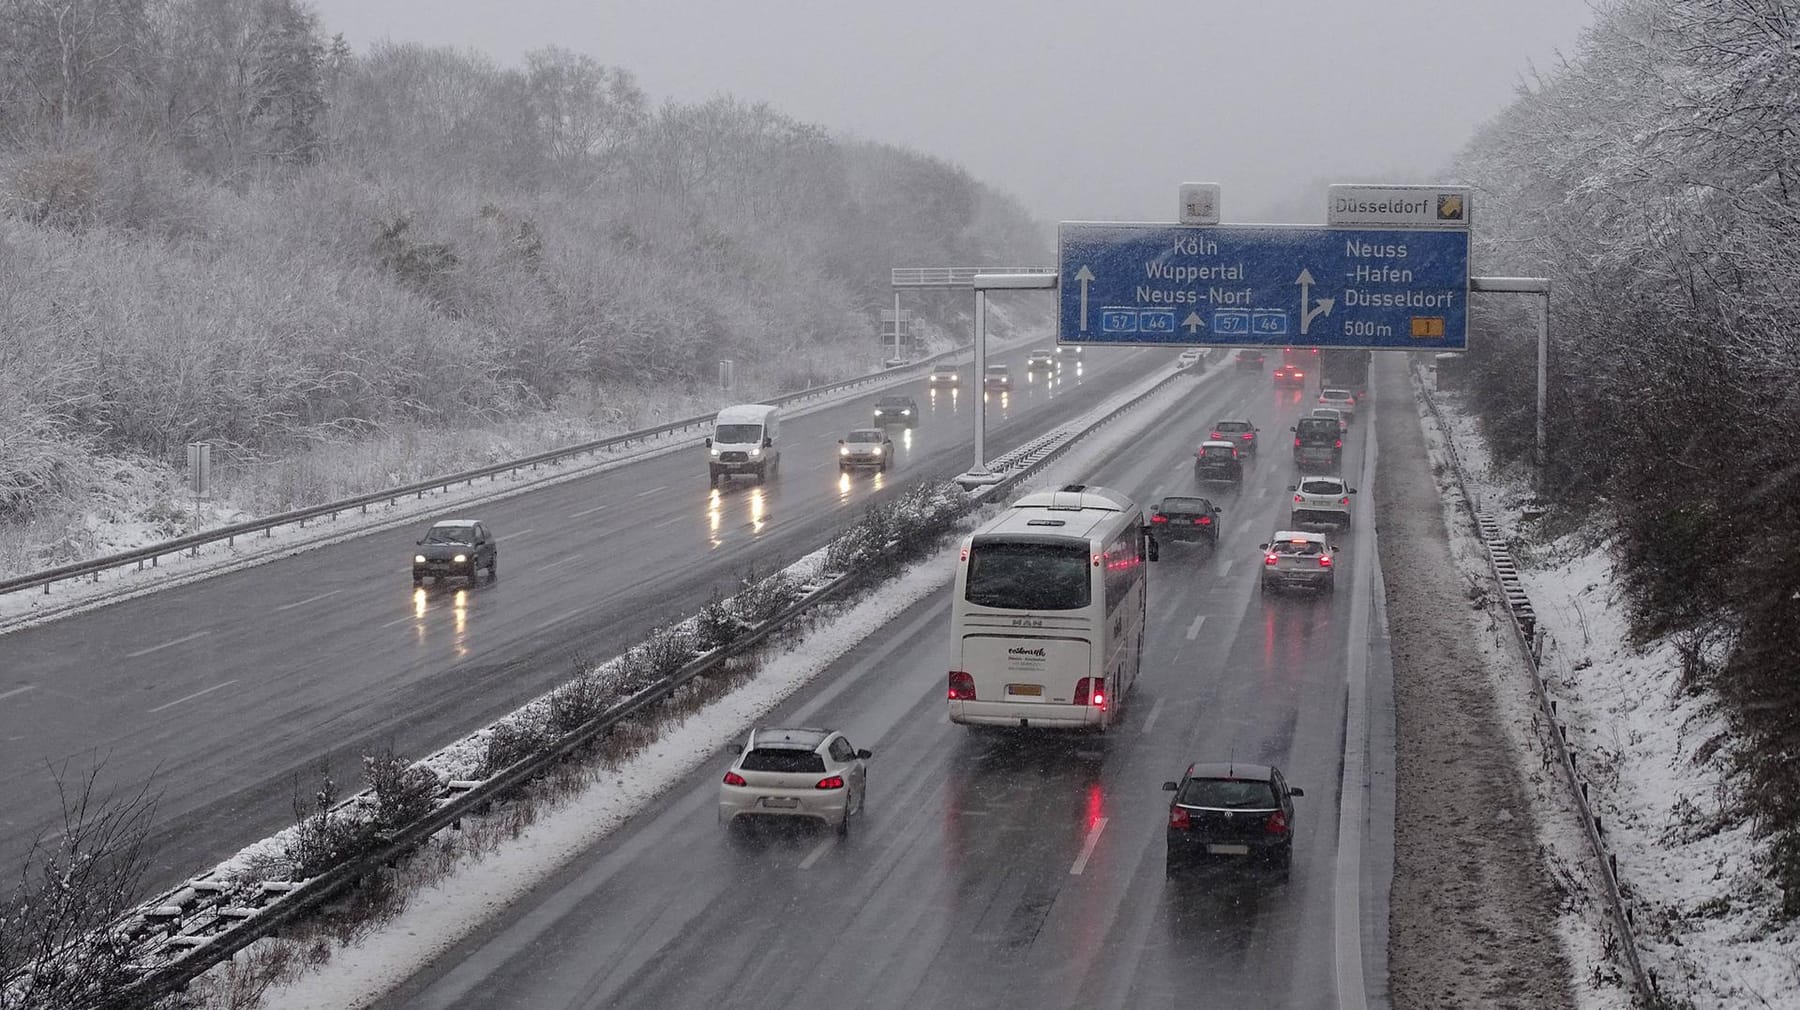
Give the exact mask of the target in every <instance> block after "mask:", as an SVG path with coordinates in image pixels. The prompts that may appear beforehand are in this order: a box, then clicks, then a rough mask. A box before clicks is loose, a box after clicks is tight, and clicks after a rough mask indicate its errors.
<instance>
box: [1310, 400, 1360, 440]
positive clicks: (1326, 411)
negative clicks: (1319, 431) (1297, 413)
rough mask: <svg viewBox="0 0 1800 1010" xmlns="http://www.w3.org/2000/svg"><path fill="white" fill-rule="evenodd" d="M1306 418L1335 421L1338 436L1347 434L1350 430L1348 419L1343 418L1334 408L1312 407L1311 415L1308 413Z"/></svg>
mask: <svg viewBox="0 0 1800 1010" xmlns="http://www.w3.org/2000/svg"><path fill="white" fill-rule="evenodd" d="M1306 416H1307V417H1323V418H1327V419H1329V420H1333V421H1336V422H1337V425H1338V434H1340V435H1342V434H1343V433H1344V432H1347V431H1349V430H1350V419H1349V418H1347V417H1345V416H1344V412H1343V411H1341V410H1339V409H1337V408H1336V407H1314V408H1313V409H1312V413H1310V414H1308V415H1306Z"/></svg>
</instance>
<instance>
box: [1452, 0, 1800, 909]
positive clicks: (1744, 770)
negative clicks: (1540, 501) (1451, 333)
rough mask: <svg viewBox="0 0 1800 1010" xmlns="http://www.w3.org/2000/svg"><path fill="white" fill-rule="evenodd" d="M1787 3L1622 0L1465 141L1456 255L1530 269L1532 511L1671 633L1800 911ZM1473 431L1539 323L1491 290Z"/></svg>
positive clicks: (1799, 310)
mask: <svg viewBox="0 0 1800 1010" xmlns="http://www.w3.org/2000/svg"><path fill="white" fill-rule="evenodd" d="M1796 123H1800V11H1797V10H1796V8H1795V6H1794V5H1793V4H1792V3H1791V2H1784V0H1621V2H1616V3H1611V4H1607V5H1602V6H1601V7H1600V8H1598V9H1597V13H1596V19H1595V23H1594V25H1593V27H1592V28H1591V29H1590V31H1589V33H1588V35H1587V36H1586V38H1585V39H1584V42H1583V44H1582V45H1581V46H1580V48H1579V51H1578V52H1577V53H1575V54H1573V55H1571V56H1570V57H1568V58H1567V59H1566V60H1565V61H1564V62H1563V63H1562V64H1561V65H1560V66H1557V67H1555V68H1553V69H1551V70H1549V71H1547V72H1545V73H1543V74H1541V75H1539V76H1538V77H1537V78H1536V79H1534V80H1532V81H1530V82H1528V84H1527V86H1525V87H1524V88H1522V89H1521V92H1520V94H1519V96H1518V98H1517V100H1516V101H1514V102H1513V103H1512V104H1511V106H1510V107H1508V108H1507V109H1506V110H1505V111H1504V112H1503V113H1502V114H1501V115H1500V116H1498V117H1497V118H1496V119H1495V120H1494V121H1493V122H1491V123H1489V124H1488V125H1486V126H1485V127H1484V128H1483V129H1482V130H1481V131H1480V132H1479V133H1478V134H1477V136H1476V137H1475V139H1474V140H1473V141H1472V143H1471V144H1470V145H1469V146H1468V148H1467V149H1466V150H1465V151H1464V152H1463V154H1462V156H1461V160H1460V166H1459V174H1460V175H1461V176H1462V177H1463V179H1465V180H1466V181H1467V182H1469V183H1470V184H1471V185H1473V186H1474V187H1475V188H1476V191H1477V197H1476V200H1477V202H1476V203H1475V205H1474V206H1475V214H1476V215H1477V224H1476V226H1475V235H1476V236H1477V249H1476V269H1477V271H1478V272H1480V273H1487V274H1502V275H1509V274H1510V275H1532V276H1548V277H1549V278H1550V279H1551V281H1552V284H1553V286H1554V287H1553V296H1552V303H1551V305H1552V307H1551V318H1550V332H1551V353H1550V362H1551V367H1550V407H1549V412H1548V418H1549V429H1550V430H1549V450H1548V458H1547V459H1545V460H1543V461H1542V462H1543V464H1544V467H1545V472H1546V478H1545V487H1544V494H1545V497H1546V498H1547V500H1548V502H1549V503H1550V504H1551V505H1552V507H1553V510H1552V515H1553V517H1556V518H1560V519H1561V520H1562V521H1563V522H1564V523H1569V524H1577V525H1582V526H1584V527H1586V528H1589V529H1592V530H1594V531H1596V532H1597V533H1598V534H1599V535H1601V536H1604V537H1605V538H1607V542H1608V543H1609V545H1610V546H1611V548H1612V552H1613V555H1614V557H1615V559H1616V563H1617V569H1618V572H1619V574H1620V576H1621V578H1622V581H1623V583H1624V585H1625V586H1626V588H1627V590H1628V592H1629V598H1630V602H1631V606H1632V615H1633V621H1634V626H1635V631H1636V633H1637V635H1638V636H1639V637H1640V638H1641V639H1642V640H1644V641H1646V642H1648V641H1651V640H1657V639H1662V638H1665V637H1669V636H1673V637H1674V640H1675V641H1677V642H1678V643H1679V644H1680V647H1681V649H1680V651H1681V653H1682V655H1683V665H1684V669H1683V675H1684V680H1685V683H1686V684H1687V686H1688V687H1689V688H1691V689H1692V690H1694V691H1696V692H1704V694H1703V695H1702V696H1703V697H1710V698H1716V699H1717V703H1718V705H1719V708H1720V711H1721V713H1722V714H1723V715H1724V716H1726V717H1727V725H1728V726H1729V727H1730V729H1729V730H1728V731H1727V732H1726V733H1723V734H1720V735H1718V736H1716V737H1715V738H1714V739H1712V740H1709V741H1708V742H1707V743H1706V745H1705V746H1704V747H1703V748H1701V750H1700V752H1699V753H1697V754H1696V755H1695V759H1696V760H1708V759H1714V758H1717V759H1720V760H1723V761H1724V762H1725V763H1726V766H1727V767H1729V768H1731V769H1733V770H1734V771H1736V772H1737V773H1738V774H1736V775H1734V776H1733V781H1734V783H1736V788H1735V789H1734V791H1733V795H1731V796H1729V797H1724V798H1722V802H1721V804H1720V809H1719V812H1718V816H1717V818H1716V821H1715V824H1716V826H1721V827H1722V826H1724V825H1725V824H1729V823H1738V822H1741V820H1742V819H1744V818H1749V819H1751V820H1752V822H1753V823H1754V825H1755V827H1756V828H1757V830H1758V833H1759V834H1760V835H1762V836H1763V837H1765V838H1766V839H1767V840H1768V844H1769V854H1770V873H1771V876H1772V877H1773V878H1774V879H1775V880H1776V881H1778V882H1779V884H1780V885H1781V886H1782V888H1783V890H1784V893H1785V902H1786V904H1785V912H1786V914H1788V915H1790V916H1793V915H1800V634H1796V632H1795V629H1796V628H1800V459H1797V458H1796V455H1795V452H1794V447H1795V441H1794V437H1793V433H1794V429H1795V424H1796V421H1797V420H1800V381H1797V380H1800V286H1797V285H1796V284H1795V279H1796V278H1800V135H1797V134H1796V131H1795V124H1796ZM1477 323H1478V326H1477V328H1476V331H1475V332H1474V333H1473V334H1472V336H1471V340H1470V345H1471V349H1470V353H1469V359H1470V366H1471V369H1472V371H1473V372H1474V373H1475V376H1476V381H1474V382H1472V383H1471V388H1472V389H1474V390H1475V391H1476V392H1475V395H1476V396H1477V397H1478V400H1479V404H1480V408H1481V415H1482V419H1483V422H1484V426H1485V429H1486V431H1487V434H1488V436H1489V439H1490V442H1491V443H1492V444H1493V445H1494V446H1495V448H1496V451H1497V452H1498V453H1499V454H1500V455H1501V456H1502V457H1505V458H1507V459H1510V460H1514V461H1530V457H1531V455H1532V453H1533V446H1532V438H1533V423H1534V421H1533V404H1534V392H1533V383H1534V368H1535V364H1534V356H1535V340H1536V338H1535V329H1534V327H1533V326H1532V324H1531V323H1530V321H1529V317H1528V316H1525V315H1524V314H1523V312H1521V313H1520V314H1518V315H1514V314H1512V313H1511V311H1510V310H1499V309H1495V308H1492V307H1490V308H1489V309H1488V310H1487V314H1486V315H1485V316H1484V317H1479V318H1478V320H1477Z"/></svg>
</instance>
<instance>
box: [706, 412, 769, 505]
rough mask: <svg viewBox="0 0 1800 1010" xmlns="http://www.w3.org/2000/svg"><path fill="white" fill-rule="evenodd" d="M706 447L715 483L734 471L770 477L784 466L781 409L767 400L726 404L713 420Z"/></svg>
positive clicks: (758, 476)
mask: <svg viewBox="0 0 1800 1010" xmlns="http://www.w3.org/2000/svg"><path fill="white" fill-rule="evenodd" d="M706 451H707V454H708V465H709V468H710V470H711V473H712V483H713V486H714V487H717V486H718V484H719V482H720V481H721V480H723V479H725V478H727V477H730V476H732V475H733V474H745V475H748V476H752V477H755V478H756V480H757V483H761V482H763V481H765V480H767V479H768V478H769V475H770V474H772V473H775V472H777V471H778V470H779V469H780V466H781V411H780V410H779V409H778V408H776V407H771V406H769V405H768V404H766V403H745V404H740V405H738V406H736V407H726V408H725V409H724V410H721V411H719V416H718V417H717V418H716V419H715V420H714V421H713V433H712V436H711V437H710V438H708V439H707V440H706Z"/></svg>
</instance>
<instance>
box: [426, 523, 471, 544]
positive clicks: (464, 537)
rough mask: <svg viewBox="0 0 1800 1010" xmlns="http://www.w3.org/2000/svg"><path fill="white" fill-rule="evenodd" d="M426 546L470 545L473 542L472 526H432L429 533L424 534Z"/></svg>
mask: <svg viewBox="0 0 1800 1010" xmlns="http://www.w3.org/2000/svg"><path fill="white" fill-rule="evenodd" d="M425 542H426V543H428V544H472V543H474V542H475V527H473V526H433V527H432V528H431V532H429V533H426V534H425Z"/></svg>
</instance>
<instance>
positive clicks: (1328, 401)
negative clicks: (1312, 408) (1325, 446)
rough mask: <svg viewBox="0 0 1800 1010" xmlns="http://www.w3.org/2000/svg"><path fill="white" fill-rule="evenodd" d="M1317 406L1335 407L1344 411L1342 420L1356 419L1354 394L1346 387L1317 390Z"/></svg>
mask: <svg viewBox="0 0 1800 1010" xmlns="http://www.w3.org/2000/svg"><path fill="white" fill-rule="evenodd" d="M1319 406H1321V407H1336V408H1337V409H1339V410H1341V411H1343V412H1344V420H1346V421H1354V420H1356V394H1355V393H1352V392H1350V391H1349V390H1348V389H1321V390H1319Z"/></svg>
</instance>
